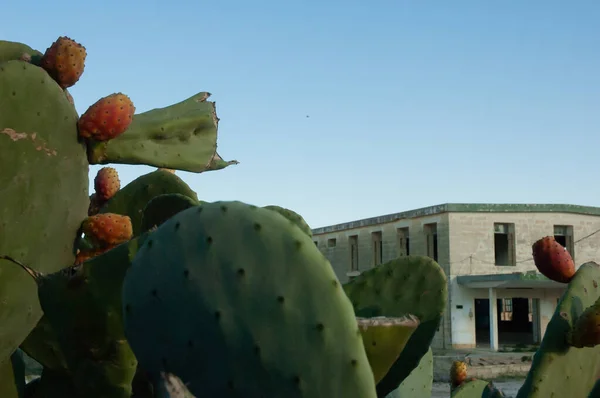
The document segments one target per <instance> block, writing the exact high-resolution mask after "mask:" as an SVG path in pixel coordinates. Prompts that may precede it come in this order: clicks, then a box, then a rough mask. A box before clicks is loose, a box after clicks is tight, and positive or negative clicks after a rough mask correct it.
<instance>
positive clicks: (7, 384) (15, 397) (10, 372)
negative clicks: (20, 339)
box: [0, 350, 25, 398]
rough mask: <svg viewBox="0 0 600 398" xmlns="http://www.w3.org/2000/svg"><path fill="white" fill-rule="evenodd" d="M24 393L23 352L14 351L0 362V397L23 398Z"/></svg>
mask: <svg viewBox="0 0 600 398" xmlns="http://www.w3.org/2000/svg"><path fill="white" fill-rule="evenodd" d="M24 393H25V362H24V361H23V352H22V351H21V350H17V351H15V352H14V353H13V354H12V355H11V356H10V358H7V359H5V360H4V361H0V397H2V398H23V394H24Z"/></svg>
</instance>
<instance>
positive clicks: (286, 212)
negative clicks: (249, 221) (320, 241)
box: [264, 205, 312, 237]
mask: <svg viewBox="0 0 600 398" xmlns="http://www.w3.org/2000/svg"><path fill="white" fill-rule="evenodd" d="M264 208H265V209H269V210H273V211H276V212H277V213H279V214H281V215H282V216H284V217H285V218H287V219H288V220H290V221H291V222H292V223H294V224H296V225H297V226H298V228H300V229H301V230H302V231H304V233H306V234H307V235H308V236H311V237H312V229H310V227H309V226H308V224H307V223H306V221H305V220H304V218H303V217H302V216H301V215H300V214H298V213H296V212H295V211H293V210H290V209H286V208H284V207H281V206H275V205H269V206H265V207H264Z"/></svg>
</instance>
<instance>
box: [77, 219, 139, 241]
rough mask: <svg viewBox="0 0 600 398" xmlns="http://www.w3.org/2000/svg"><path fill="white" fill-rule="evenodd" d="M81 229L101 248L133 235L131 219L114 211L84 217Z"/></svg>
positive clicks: (126, 239) (128, 238) (125, 239)
mask: <svg viewBox="0 0 600 398" xmlns="http://www.w3.org/2000/svg"><path fill="white" fill-rule="evenodd" d="M82 231H83V233H84V234H85V235H86V237H88V238H89V239H90V240H91V241H93V242H94V243H95V244H96V245H98V246H99V247H102V248H106V247H109V246H115V245H119V244H121V243H123V242H127V241H128V240H130V239H131V237H132V236H133V229H132V227H131V219H130V218H129V217H128V216H121V215H119V214H114V213H104V214H96V215H95V216H90V217H88V218H86V219H85V221H84V222H83V224H82Z"/></svg>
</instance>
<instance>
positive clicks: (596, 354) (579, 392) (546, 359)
mask: <svg viewBox="0 0 600 398" xmlns="http://www.w3.org/2000/svg"><path fill="white" fill-rule="evenodd" d="M599 285H600V265H598V264H596V263H595V262H589V263H585V264H583V265H582V266H581V267H579V269H578V270H577V272H576V273H575V276H574V277H573V279H571V281H570V282H569V285H568V288H567V290H566V292H565V293H564V294H563V296H562V298H561V299H560V301H559V303H558V305H557V307H556V310H555V312H554V315H553V316H552V319H551V320H550V323H548V326H547V328H546V333H545V334H544V338H543V339H542V343H541V345H540V348H539V349H538V350H537V352H536V353H535V355H534V357H533V362H532V364H531V370H530V371H529V373H528V375H527V379H526V380H525V383H524V384H523V387H521V389H520V390H519V393H518V394H517V398H547V397H552V396H555V397H572V398H587V397H588V393H589V392H590V391H591V390H592V388H593V387H594V383H595V382H596V380H597V379H598V375H599V374H600V346H596V347H594V348H574V347H570V346H569V345H568V344H567V339H566V337H567V335H568V332H569V330H570V328H571V327H572V326H573V323H574V322H575V320H576V319H577V317H578V316H579V315H581V314H582V313H583V311H584V310H585V309H586V308H587V307H589V306H591V305H593V304H594V302H595V301H596V300H598V298H599V297H600V287H599Z"/></svg>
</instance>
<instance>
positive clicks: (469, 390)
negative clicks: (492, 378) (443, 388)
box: [452, 379, 489, 398]
mask: <svg viewBox="0 0 600 398" xmlns="http://www.w3.org/2000/svg"><path fill="white" fill-rule="evenodd" d="M488 385H489V383H488V382H487V381H485V380H477V379H475V380H469V381H466V382H464V383H462V384H461V385H460V386H458V387H457V388H456V389H455V390H454V391H453V392H452V398H481V397H482V396H483V394H484V391H486V390H487V389H489V386H488Z"/></svg>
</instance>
